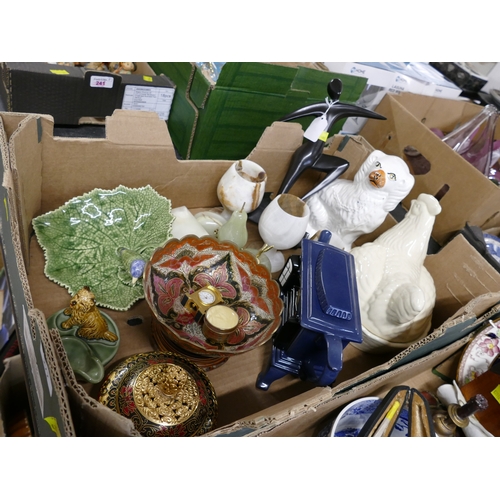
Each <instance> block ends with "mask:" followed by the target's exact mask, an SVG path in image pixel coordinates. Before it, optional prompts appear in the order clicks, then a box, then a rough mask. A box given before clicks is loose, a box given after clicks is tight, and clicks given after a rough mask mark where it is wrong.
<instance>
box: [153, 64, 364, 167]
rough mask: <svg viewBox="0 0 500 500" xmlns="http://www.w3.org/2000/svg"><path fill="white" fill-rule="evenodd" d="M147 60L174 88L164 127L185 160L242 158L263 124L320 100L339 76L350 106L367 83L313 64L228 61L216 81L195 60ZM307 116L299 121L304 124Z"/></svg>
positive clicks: (253, 144) (265, 124)
mask: <svg viewBox="0 0 500 500" xmlns="http://www.w3.org/2000/svg"><path fill="white" fill-rule="evenodd" d="M148 64H149V65H150V66H151V68H152V69H153V70H154V71H155V72H156V74H157V75H160V74H164V75H167V76H168V77H169V78H170V79H172V81H173V82H174V83H175V85H176V87H177V92H176V95H175V97H174V102H173V104H172V111H171V115H170V119H169V122H168V126H169V131H170V135H171V137H172V140H173V143H174V145H175V147H176V148H177V150H178V151H179V153H180V155H181V156H182V158H184V159H204V160H211V159H213V160H216V159H234V158H245V157H246V156H248V154H250V152H251V151H252V149H253V148H254V147H255V145H256V144H257V142H258V140H259V138H260V137H261V135H262V133H263V132H264V130H265V129H266V127H268V126H270V125H271V124H272V123H273V122H275V121H277V120H280V119H281V118H282V117H283V116H285V115H286V114H288V113H290V112H292V111H295V110H296V109H300V108H302V107H303V106H306V105H309V104H313V103H316V102H323V101H324V100H325V98H326V97H327V96H328V94H327V85H328V83H329V82H330V80H332V79H333V78H335V77H338V78H341V79H342V83H343V92H342V96H341V100H342V101H343V102H349V103H351V104H352V103H354V102H356V101H357V100H358V98H359V96H360V95H361V93H362V91H363V89H364V88H365V84H366V78H362V77H358V76H352V75H340V74H337V73H330V72H328V71H325V68H324V67H322V66H320V65H318V64H315V63H292V64H290V63H288V64H287V63H272V64H271V63H258V62H245V63H236V62H227V63H225V64H224V66H223V67H222V70H221V72H220V75H219V77H218V79H217V82H216V83H214V82H211V81H209V80H208V79H207V78H206V76H205V75H204V74H203V72H202V71H201V70H200V69H199V68H198V67H197V66H196V64H195V63H190V62H150V63H148ZM311 120H312V118H303V119H301V120H300V121H299V120H297V123H301V124H302V125H303V126H304V127H306V126H307V125H308V124H309V123H310V122H311ZM342 123H343V120H342V121H341V122H339V124H338V126H337V128H334V129H332V134H333V133H336V132H338V131H339V130H340V129H341V127H342V125H341V124H342Z"/></svg>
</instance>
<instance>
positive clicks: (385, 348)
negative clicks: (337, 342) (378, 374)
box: [351, 328, 427, 354]
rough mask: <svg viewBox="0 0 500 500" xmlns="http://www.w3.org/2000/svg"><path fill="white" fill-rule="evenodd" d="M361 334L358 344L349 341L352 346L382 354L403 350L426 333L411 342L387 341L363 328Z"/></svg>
mask: <svg viewBox="0 0 500 500" xmlns="http://www.w3.org/2000/svg"><path fill="white" fill-rule="evenodd" d="M361 335H362V339H363V341H362V342H361V343H360V344H357V343H356V342H351V345H352V346H353V347H355V348H356V349H358V350H360V351H363V352H371V353H374V354H383V353H391V352H392V353H395V352H401V351H404V350H405V349H406V348H407V347H410V346H411V345H412V344H414V343H415V342H418V341H419V340H421V339H423V338H424V337H425V335H427V333H426V334H424V335H423V336H422V337H420V338H418V339H416V340H412V341H411V342H389V341H388V340H385V339H383V338H382V337H379V336H378V335H374V334H373V333H370V332H369V331H368V330H366V329H365V328H362V332H361Z"/></svg>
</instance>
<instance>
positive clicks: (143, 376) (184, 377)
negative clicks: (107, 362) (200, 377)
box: [134, 363, 200, 425]
mask: <svg viewBox="0 0 500 500" xmlns="http://www.w3.org/2000/svg"><path fill="white" fill-rule="evenodd" d="M199 400H200V395H199V392H198V388H197V385H196V382H195V380H194V379H193V377H192V376H191V375H190V374H189V373H188V372H187V371H186V370H184V368H182V367H180V366H176V365H174V364H170V363H161V364H156V365H152V366H150V367H148V368H146V369H145V370H143V371H142V372H141V373H140V374H139V375H138V377H137V380H136V382H135V385H134V401H135V404H136V406H137V409H138V410H139V412H140V413H142V415H144V416H145V417H146V418H147V419H148V420H150V421H151V422H155V423H157V424H162V425H177V424H180V423H182V422H185V421H186V420H188V419H189V418H190V417H191V416H192V415H193V414H194V412H195V411H196V408H197V407H198V403H199Z"/></svg>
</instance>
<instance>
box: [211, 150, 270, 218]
mask: <svg viewBox="0 0 500 500" xmlns="http://www.w3.org/2000/svg"><path fill="white" fill-rule="evenodd" d="M266 181H267V174H266V172H265V170H264V169H263V168H262V167H261V166H260V165H258V164H257V163H255V162H253V161H250V160H239V161H237V162H234V163H233V164H232V165H231V166H230V167H229V169H228V170H227V171H226V172H225V173H224V175H223V176H222V177H221V178H220V180H219V184H218V185H217V197H218V198H219V201H220V203H221V205H222V206H223V207H224V211H223V212H222V216H223V217H224V218H225V219H226V220H229V218H230V217H231V214H232V213H233V212H234V211H236V210H244V211H245V212H246V213H250V212H252V211H253V210H255V209H256V208H257V207H258V206H259V205H260V203H261V202H262V198H263V197H264V192H265V189H266ZM242 207H243V208H242Z"/></svg>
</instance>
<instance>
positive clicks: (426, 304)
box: [351, 194, 441, 348]
mask: <svg viewBox="0 0 500 500" xmlns="http://www.w3.org/2000/svg"><path fill="white" fill-rule="evenodd" d="M440 212H441V205H440V204H439V202H438V201H437V200H436V198H434V197H433V196H431V195H429V194H420V195H419V196H418V198H417V199H415V200H412V202H411V206H410V209H409V211H408V212H407V214H406V216H405V218H404V219H403V220H402V221H401V222H399V223H398V224H396V225H395V226H393V227H392V228H390V229H389V230H387V231H386V232H384V233H383V234H382V235H381V236H379V237H378V238H377V239H376V240H374V241H373V242H371V243H365V244H364V245H361V246H360V247H355V248H353V249H352V250H351V254H352V255H353V256H354V261H355V265H356V279H357V285H358V294H359V305H360V311H361V322H362V325H363V332H364V333H366V332H365V331H368V333H369V334H370V335H371V336H375V337H378V338H380V339H382V341H385V342H392V343H400V344H401V343H411V342H415V341H417V340H419V339H420V338H422V337H423V336H425V335H426V334H427V333H428V331H429V328H430V324H431V317H432V310H433V308H434V304H435V300H436V290H435V286H434V281H433V279H432V276H431V275H430V273H429V272H428V271H427V269H426V268H425V266H424V260H425V257H426V255H427V248H428V244H429V238H430V236H431V232H432V228H433V226H434V220H435V217H436V215H437V214H439V213H440ZM363 342H364V340H363ZM360 348H362V347H361V346H360Z"/></svg>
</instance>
